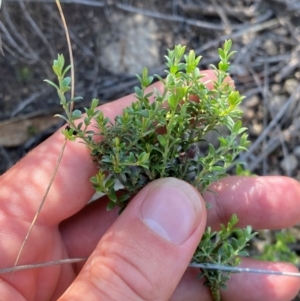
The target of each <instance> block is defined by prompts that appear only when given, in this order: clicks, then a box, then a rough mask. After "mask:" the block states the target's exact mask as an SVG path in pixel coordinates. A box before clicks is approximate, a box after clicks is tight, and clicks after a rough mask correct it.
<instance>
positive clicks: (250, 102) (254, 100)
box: [243, 95, 260, 108]
mask: <svg viewBox="0 0 300 301" xmlns="http://www.w3.org/2000/svg"><path fill="white" fill-rule="evenodd" d="M259 102H260V99H259V97H258V96H257V95H253V96H251V97H248V98H246V99H245V100H244V101H243V105H244V106H245V107H246V108H254V107H256V106H257V105H258V104H259Z"/></svg>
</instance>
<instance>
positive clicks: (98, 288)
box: [0, 71, 300, 301]
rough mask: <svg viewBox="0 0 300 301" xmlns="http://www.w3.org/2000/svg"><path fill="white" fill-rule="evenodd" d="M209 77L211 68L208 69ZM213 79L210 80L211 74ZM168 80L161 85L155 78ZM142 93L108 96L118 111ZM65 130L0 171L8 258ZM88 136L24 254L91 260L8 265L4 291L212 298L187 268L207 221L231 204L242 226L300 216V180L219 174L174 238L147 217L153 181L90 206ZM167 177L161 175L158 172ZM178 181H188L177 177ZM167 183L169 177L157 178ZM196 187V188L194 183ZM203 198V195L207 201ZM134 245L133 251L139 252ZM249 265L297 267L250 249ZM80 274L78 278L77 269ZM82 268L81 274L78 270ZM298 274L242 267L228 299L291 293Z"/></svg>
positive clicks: (0, 255) (214, 223)
mask: <svg viewBox="0 0 300 301" xmlns="http://www.w3.org/2000/svg"><path fill="white" fill-rule="evenodd" d="M206 74H207V76H206V78H204V79H203V80H207V79H211V78H213V73H211V72H210V71H206ZM208 85H209V84H208ZM156 86H157V88H158V89H159V88H161V87H160V85H156ZM133 100H134V98H133V96H132V95H129V96H126V97H124V98H122V99H119V100H118V101H115V102H113V103H109V104H106V105H103V106H102V107H101V110H103V111H104V113H105V115H106V116H108V117H110V118H114V116H116V115H117V114H120V113H121V112H122V109H123V108H124V107H126V106H128V105H129V104H130V103H131V102H132V101H133ZM63 139H64V138H63V136H62V135H61V133H60V132H57V133H55V134H54V135H53V136H51V137H50V138H49V139H48V140H47V141H45V142H44V143H42V144H41V145H39V146H38V147H37V148H36V149H35V150H33V151H32V152H30V153H29V154H28V155H27V156H26V157H25V158H24V159H22V160H21V161H20V162H18V163H17V164H16V165H15V166H14V167H12V168H11V169H10V170H9V171H7V172H6V173H5V174H4V175H2V176H1V178H0V229H1V231H0V240H1V244H0V268H5V267H9V266H13V265H14V262H15V259H16V257H17V254H18V252H19V249H20V246H21V244H22V242H23V239H24V237H25V236H26V233H27V231H28V228H29V226H30V224H31V221H32V219H33V217H34V215H35V212H36V210H37V208H38V206H39V204H40V202H41V200H42V197H43V195H44V193H45V190H46V188H47V185H48V183H49V180H50V178H51V176H52V173H53V170H54V166H55V164H56V161H57V158H58V154H59V152H60V148H61V145H62V143H63ZM90 161H91V160H90V155H89V152H88V150H87V149H86V148H85V146H84V145H83V144H80V143H72V142H68V143H67V147H66V149H65V153H64V156H63V159H62V161H61V165H60V167H59V170H58V174H57V176H56V178H55V180H54V183H53V186H52V188H51V191H50V193H49V196H48V198H47V200H46V202H45V205H44V207H43V209H42V211H41V214H40V216H39V219H38V221H37V223H36V225H35V226H34V228H33V231H32V233H31V235H30V237H29V240H28V242H27V244H26V246H25V249H24V250H23V253H22V255H21V258H20V261H19V264H28V263H34V262H46V261H51V260H57V259H61V258H74V257H85V256H89V260H88V261H87V262H86V263H85V265H84V264H83V263H77V264H73V265H71V264H68V265H61V266H52V267H46V268H41V269H33V270H26V271H22V272H15V273H14V274H13V275H10V274H6V275H1V278H0V279H1V280H0V300H15V301H24V300H27V301H29V300H30V301H31V300H38V301H41V300H58V299H59V300H60V301H62V300H64V301H65V300H72V301H73V300H89V301H90V300H122V299H123V300H124V299H125V300H145V301H147V300H149V301H150V300H171V301H179V300H182V301H183V300H191V301H193V300H195V301H196V300H197V301H199V300H201V301H208V300H211V297H210V293H209V291H208V290H207V289H206V288H205V287H204V286H203V285H202V284H201V283H200V282H199V280H197V279H196V276H197V274H198V271H197V270H196V269H193V268H188V269H186V267H187V265H188V263H189V261H190V258H191V255H192V254H193V251H194V249H195V247H196V245H197V243H198V242H199V240H200V239H201V236H202V234H203V231H204V227H205V225H206V222H207V224H208V225H209V226H211V227H212V228H213V229H218V227H219V226H218V225H219V224H220V223H226V222H227V221H228V219H229V218H230V216H231V214H232V213H236V214H237V215H238V217H239V219H240V222H239V226H241V227H243V226H246V225H249V224H251V225H252V226H253V227H254V228H255V229H266V228H268V229H277V228H282V227H290V226H292V225H294V224H296V223H298V222H299V221H300V206H299V204H300V185H299V183H298V182H296V181H295V180H293V179H290V178H286V177H279V176H278V177H277V176H272V177H271V176H270V177H235V176H234V177H228V178H225V179H223V180H221V181H219V182H218V183H214V184H213V185H212V186H211V187H210V189H211V190H213V191H215V192H217V193H211V192H206V193H205V194H204V195H203V199H204V200H205V201H206V202H207V203H209V204H211V205H212V206H211V209H209V210H208V211H207V212H206V210H205V209H204V208H205V207H204V203H203V199H202V197H201V196H200V195H198V200H199V206H200V207H201V206H202V209H201V210H202V211H201V214H200V213H199V214H198V217H197V222H196V224H195V227H194V230H193V232H192V233H191V235H190V236H189V238H188V239H186V240H185V241H184V242H182V243H180V244H171V243H169V242H168V241H166V240H163V239H161V238H160V237H158V236H157V235H154V234H153V232H151V231H149V229H148V228H147V227H146V226H145V224H143V223H142V222H141V220H140V218H139V210H140V207H141V202H142V200H143V197H144V196H145V195H146V194H147V192H148V191H149V190H150V189H151V187H152V186H151V185H153V184H152V183H150V184H149V185H148V186H147V187H146V188H144V189H143V190H142V191H141V192H140V193H139V194H138V195H137V196H136V197H135V198H134V199H133V200H132V202H131V203H130V205H129V206H128V208H126V210H125V211H124V212H123V213H122V215H121V216H119V217H118V215H117V210H114V211H110V212H107V211H106V204H107V199H106V198H105V197H104V198H102V200H101V201H99V202H94V203H91V204H90V205H88V206H86V203H87V201H88V200H89V199H90V198H91V197H92V195H93V193H94V191H93V189H92V187H91V184H90V182H89V178H90V177H91V176H92V175H93V174H95V172H96V167H95V165H94V164H93V163H91V162H90ZM159 181H161V180H159ZM163 181H175V182H176V181H177V182H176V185H179V186H180V185H185V187H186V185H188V184H185V183H181V181H179V180H174V179H173V180H172V179H171V180H170V179H167V180H163ZM158 183H159V184H157V185H165V183H167V182H158ZM186 189H189V190H190V192H191V193H194V194H195V193H197V192H195V191H194V189H193V188H192V187H188V188H186ZM201 204H202V205H201ZM133 255H134V256H133ZM242 266H245V267H252V268H254V267H256V268H261V269H274V270H284V271H289V272H296V271H297V269H296V268H295V267H294V266H292V265H290V264H286V263H270V262H259V261H257V260H254V259H250V258H247V259H244V260H243V263H242ZM76 277H77V278H76ZM75 278H76V279H75ZM299 288H300V281H299V279H298V278H292V277H281V276H270V275H255V274H235V275H233V276H232V278H231V280H230V281H229V283H228V290H226V291H222V297H223V300H224V301H226V300H228V301H229V300H230V301H234V300H239V301H241V300H242V301H248V300H249V301H250V300H251V301H255V300H257V301H261V300H264V301H268V300H270V301H289V300H291V299H292V298H293V297H294V296H295V295H296V294H297V292H298V290H299Z"/></svg>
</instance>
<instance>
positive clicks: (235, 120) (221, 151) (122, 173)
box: [47, 40, 253, 300]
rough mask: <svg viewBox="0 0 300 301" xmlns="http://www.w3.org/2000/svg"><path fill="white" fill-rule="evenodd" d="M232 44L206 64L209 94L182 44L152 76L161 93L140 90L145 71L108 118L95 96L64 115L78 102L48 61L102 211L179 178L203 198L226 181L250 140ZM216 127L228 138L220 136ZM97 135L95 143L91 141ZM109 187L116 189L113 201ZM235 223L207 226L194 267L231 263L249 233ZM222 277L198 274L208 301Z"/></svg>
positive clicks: (58, 67)
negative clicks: (210, 74)
mask: <svg viewBox="0 0 300 301" xmlns="http://www.w3.org/2000/svg"><path fill="white" fill-rule="evenodd" d="M231 47H232V43H231V41H230V40H227V41H225V43H224V46H223V48H220V49H219V50H218V53H219V57H220V62H219V64H218V67H215V66H212V68H213V69H214V71H215V75H216V79H215V81H213V89H208V88H207V85H206V83H203V82H202V81H201V78H202V77H203V74H202V73H201V72H200V69H199V68H198V65H199V62H200V60H201V57H200V56H198V57H197V56H196V55H195V52H194V51H193V50H191V51H189V52H188V53H187V54H186V48H185V46H181V45H177V46H175V48H174V49H173V50H168V54H167V55H166V61H167V63H166V65H167V67H168V69H167V70H166V77H165V78H161V77H160V76H155V77H156V78H157V79H158V80H159V81H161V83H162V84H163V90H162V91H161V92H160V91H158V90H155V89H152V92H146V91H148V90H146V88H147V87H148V86H149V85H151V83H152V82H153V80H154V77H153V76H149V75H148V70H147V68H144V69H143V71H142V74H141V75H138V76H137V77H138V80H139V82H140V87H135V89H134V90H135V98H136V101H135V102H133V103H132V104H131V105H130V106H129V107H127V108H125V109H124V110H123V114H122V115H119V116H116V117H115V119H114V120H110V119H109V118H107V117H105V116H104V114H103V112H102V111H100V110H98V109H97V105H98V100H97V99H93V100H92V103H91V106H90V107H89V108H85V114H84V115H83V114H82V112H81V111H79V110H74V111H73V112H71V110H70V107H69V105H70V104H72V103H73V102H74V101H76V100H77V99H78V98H73V99H70V100H67V98H66V97H65V93H67V92H68V90H69V85H70V82H71V79H70V78H69V77H67V76H66V74H67V72H68V69H69V67H65V66H64V65H65V61H64V58H63V56H61V55H59V56H58V59H57V60H55V61H54V64H53V70H54V72H55V74H56V76H57V78H58V85H57V84H55V83H53V82H50V81H47V82H48V83H49V84H50V85H52V86H53V87H54V88H55V89H56V90H57V93H58V96H59V98H60V102H61V105H62V106H63V108H64V110H65V112H66V116H62V115H59V117H61V118H63V119H64V120H66V121H67V122H68V127H67V128H66V129H64V130H63V134H64V135H65V137H66V138H67V139H69V140H76V139H80V140H81V141H83V142H84V143H85V144H86V146H87V147H88V148H89V149H90V151H91V155H92V157H93V160H94V161H95V162H97V165H98V172H97V174H95V175H94V176H93V177H91V182H92V185H93V187H94V188H95V190H96V191H99V192H102V193H104V194H106V195H107V196H108V197H109V199H110V202H109V204H108V209H112V208H114V207H115V206H118V207H120V208H121V211H122V210H123V209H124V208H125V207H126V206H127V204H128V202H129V201H130V197H131V196H132V195H134V194H136V193H137V192H138V191H139V190H141V189H142V188H143V187H144V186H145V185H146V184H147V183H149V182H151V181H153V180H155V179H158V178H163V177H176V178H178V179H182V180H185V181H187V182H189V183H191V184H192V185H193V186H194V187H196V188H197V189H198V190H199V191H200V192H201V193H202V192H204V191H205V190H206V189H207V188H208V186H209V185H210V184H211V183H212V182H214V181H217V180H218V179H220V178H222V177H224V176H226V175H227V174H228V172H227V170H228V168H230V167H232V166H233V165H234V164H235V159H236V158H237V156H238V155H239V153H240V152H241V151H245V150H247V147H248V145H249V142H248V140H247V134H246V128H245V127H243V126H242V123H241V120H240V118H241V115H242V112H241V110H240V109H239V107H238V106H239V104H240V103H241V101H242V99H243V96H241V95H240V93H239V92H238V91H236V90H235V88H234V86H233V85H232V84H231V83H230V82H229V81H228V80H227V79H228V75H229V73H228V70H229V67H230V62H229V59H230V57H231V56H232V55H233V54H234V51H231ZM195 98H197V99H198V101H195ZM153 99H154V101H153ZM79 119H80V120H79ZM92 122H93V124H94V125H95V126H94V127H92V126H91V124H92ZM222 128H226V129H227V132H228V134H226V135H222V132H224V131H223V130H222V131H221V130H220V129H222ZM211 131H215V132H217V133H218V134H219V136H218V146H217V147H216V146H214V145H212V144H211V143H209V142H208V141H207V140H206V136H207V134H208V133H209V132H211ZM96 135H98V136H101V139H99V137H98V139H94V138H95V136H96ZM116 182H120V183H121V185H122V187H123V188H122V189H121V190H120V193H118V196H117V194H116V189H115V184H116ZM237 221H238V219H237V217H236V216H235V215H233V216H232V218H231V220H230V221H229V223H228V225H227V226H222V227H221V230H220V231H219V232H211V230H210V228H207V229H206V232H205V234H204V236H203V239H202V240H201V242H200V244H199V246H198V248H197V250H196V251H195V254H194V256H193V259H192V260H193V262H201V263H203V262H204V263H205V262H207V263H218V264H224V265H229V266H236V265H238V264H239V256H240V255H246V253H245V252H244V249H245V247H246V245H247V242H248V241H249V240H250V239H251V238H252V236H253V234H252V233H251V227H247V228H245V229H243V230H241V229H236V228H235V225H236V223H237ZM232 235H235V236H234V237H232ZM229 275H230V272H225V273H224V272H222V271H218V270H215V271H211V270H205V269H203V270H202V272H201V274H200V276H204V277H206V285H208V286H209V287H210V289H211V292H212V295H213V298H214V300H220V294H219V288H224V287H225V286H226V281H227V280H228V279H229Z"/></svg>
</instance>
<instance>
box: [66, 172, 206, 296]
mask: <svg viewBox="0 0 300 301" xmlns="http://www.w3.org/2000/svg"><path fill="white" fill-rule="evenodd" d="M205 225H206V210H205V204H204V202H203V199H202V197H201V196H200V194H199V193H198V191H197V190H196V189H195V188H193V187H192V186H191V185H190V184H188V183H186V182H184V181H181V180H177V179H174V178H164V179H159V180H156V181H153V182H151V183H150V184H148V185H147V186H146V187H145V188H144V189H142V190H141V191H140V192H139V193H138V194H137V195H136V196H135V197H134V198H133V199H132V201H131V202H130V204H129V205H128V207H127V208H126V209H125V210H124V212H123V213H122V214H121V215H120V217H119V218H118V219H117V220H116V221H115V223H114V224H113V225H112V226H111V227H110V228H109V230H108V231H107V232H106V233H105V235H104V236H103V237H102V239H101V241H100V242H99V244H98V245H97V247H96V249H95V251H94V252H93V254H92V255H91V256H90V258H89V259H88V261H87V262H86V264H85V266H84V267H83V269H82V270H81V272H80V274H79V275H78V277H77V278H76V280H75V281H74V282H73V284H72V285H71V286H70V287H69V289H68V290H67V291H66V292H65V294H64V295H63V296H62V297H61V299H60V300H61V301H62V300H72V301H73V300H74V301H75V300H83V298H84V300H89V301H92V300H116V301H119V300H149V301H150V300H169V298H170V297H171V295H172V293H173V292H174V290H175V288H176V286H177V284H178V282H179V281H180V279H181V277H182V275H183V273H184V272H185V270H186V268H187V266H188V263H189V262H190V260H191V258H192V255H193V253H194V251H195V248H196V247H197V245H198V243H199V241H200V238H201V236H202V234H203V231H204V228H205Z"/></svg>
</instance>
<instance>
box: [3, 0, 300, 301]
mask: <svg viewBox="0 0 300 301" xmlns="http://www.w3.org/2000/svg"><path fill="white" fill-rule="evenodd" d="M61 2H62V3H63V10H64V12H65V17H66V21H67V24H68V27H69V30H70V36H71V40H72V48H73V52H74V58H75V70H76V94H77V95H80V96H83V100H82V101H80V102H78V103H77V107H78V108H82V107H84V106H86V105H88V104H89V102H90V100H91V99H92V98H99V99H100V100H101V102H102V103H105V102H109V101H112V100H114V99H117V98H118V97H120V96H124V95H126V94H129V93H132V91H133V88H134V86H136V85H138V82H137V79H136V77H135V74H136V73H140V72H141V70H142V68H143V67H148V68H149V70H150V71H149V72H150V73H156V74H159V75H161V76H163V74H164V55H165V53H166V49H168V48H172V47H173V46H174V45H175V44H178V43H180V44H184V45H186V46H187V48H188V49H195V51H196V54H198V55H202V56H203V59H202V60H201V63H200V67H201V69H206V68H209V65H210V64H215V63H217V62H218V53H217V51H216V50H217V47H220V46H221V45H222V43H223V41H224V40H225V39H228V38H230V39H232V41H233V45H234V46H233V48H234V50H236V51H237V55H235V57H234V58H233V61H232V67H231V75H232V77H233V79H234V81H235V84H236V87H237V89H239V90H240V92H241V93H242V94H244V95H245V100H244V102H243V104H242V106H241V108H242V110H243V111H244V117H243V122H244V125H245V126H247V127H248V128H249V135H250V139H251V142H252V143H251V147H250V150H249V152H247V153H245V154H243V155H242V156H241V159H242V160H244V161H245V162H247V168H248V169H249V171H250V172H252V173H255V174H258V175H270V174H274V175H286V176H290V177H293V178H295V179H297V180H299V179H300V163H299V159H300V144H299V140H300V136H299V134H298V132H299V129H300V118H299V116H300V102H299V100H300V84H299V82H300V2H299V1H297V0H294V1H293V0H268V1H260V0H253V1H251V0H228V1H221V0H202V1H197V0H178V1H171V0H166V1H155V0H146V1H134V0H132V1H125V0H124V1H114V0H107V1H87V0H79V1H75V0H74V3H72V2H71V1H68V3H64V1H61ZM75 2H76V3H75ZM0 3H1V2H0ZM0 20H1V22H0V33H1V40H0V45H1V49H0V50H1V52H2V54H0V74H1V77H0V174H2V173H4V172H5V171H6V170H7V169H8V168H10V167H11V166H12V165H13V164H14V163H15V162H16V161H18V160H19V159H20V158H21V157H22V156H24V155H25V154H26V153H27V152H28V151H29V150H30V149H32V148H33V147H34V146H36V145H37V144H38V143H40V142H41V141H43V140H45V139H46V138H47V137H48V136H49V135H51V134H52V133H53V132H54V131H55V130H56V129H57V128H58V127H60V126H61V123H60V122H59V121H58V120H57V119H54V118H53V117H52V116H53V115H54V113H58V112H61V111H62V110H61V108H60V105H59V102H58V98H57V96H56V92H55V91H53V89H52V88H51V87H49V86H48V85H47V84H46V83H45V82H43V80H44V79H46V78H47V79H50V80H54V76H53V74H52V69H51V64H52V61H53V59H55V58H56V57H57V53H62V54H64V55H65V57H66V61H68V50H67V44H66V38H65V33H64V30H63V27H62V23H61V21H60V16H59V13H58V11H57V8H56V5H55V3H54V1H49V2H47V1H35V0H31V1H26V2H23V0H7V1H5V2H3V3H2V10H1V13H0ZM292 230H293V231H296V233H298V232H297V231H298V230H297V228H295V229H292ZM296 236H297V237H299V235H296ZM272 239H273V238H272ZM290 247H291V249H293V250H298V249H299V241H298V240H297V241H296V242H295V243H294V244H292V245H290ZM297 300H298V299H297ZM299 300H300V299H299Z"/></svg>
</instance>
